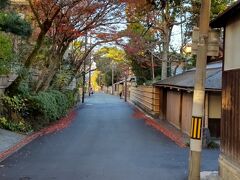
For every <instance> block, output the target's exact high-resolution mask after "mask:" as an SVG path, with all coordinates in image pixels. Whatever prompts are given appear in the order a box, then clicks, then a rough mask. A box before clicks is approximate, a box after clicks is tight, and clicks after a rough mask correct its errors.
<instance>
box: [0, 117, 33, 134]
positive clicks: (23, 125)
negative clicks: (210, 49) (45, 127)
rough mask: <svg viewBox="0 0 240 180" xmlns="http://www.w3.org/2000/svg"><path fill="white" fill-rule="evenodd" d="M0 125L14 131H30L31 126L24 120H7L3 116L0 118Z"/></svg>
mask: <svg viewBox="0 0 240 180" xmlns="http://www.w3.org/2000/svg"><path fill="white" fill-rule="evenodd" d="M0 127H1V128H3V129H7V130H10V131H14V132H20V133H27V132H30V131H32V127H31V125H30V124H29V123H27V122H26V121H23V120H20V121H18V122H14V121H9V120H7V119H6V118H5V117H1V118H0Z"/></svg>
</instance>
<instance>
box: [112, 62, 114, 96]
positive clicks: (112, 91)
mask: <svg viewBox="0 0 240 180" xmlns="http://www.w3.org/2000/svg"><path fill="white" fill-rule="evenodd" d="M113 84H114V64H113V60H112V95H113V94H114V85H113Z"/></svg>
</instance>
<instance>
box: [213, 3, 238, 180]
mask: <svg viewBox="0 0 240 180" xmlns="http://www.w3.org/2000/svg"><path fill="white" fill-rule="evenodd" d="M210 26H211V27H212V28H223V29H224V63H223V81H222V118H221V154H220V157H219V167H220V168H219V170H220V177H221V179H222V180H239V179H240V47H239V45H240V1H237V2H235V3H234V4H233V5H232V6H231V7H229V8H228V9H227V10H226V11H225V12H224V13H222V14H221V15H219V16H218V17H217V18H216V19H215V20H213V21H212V22H211V23H210Z"/></svg>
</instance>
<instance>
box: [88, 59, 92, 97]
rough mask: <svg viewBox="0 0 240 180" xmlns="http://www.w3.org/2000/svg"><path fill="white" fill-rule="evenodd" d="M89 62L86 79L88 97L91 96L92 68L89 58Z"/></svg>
mask: <svg viewBox="0 0 240 180" xmlns="http://www.w3.org/2000/svg"><path fill="white" fill-rule="evenodd" d="M89 59H90V60H89V61H90V64H89V73H88V74H89V78H88V95H89V96H91V92H90V90H91V68H92V60H91V56H90V58H89Z"/></svg>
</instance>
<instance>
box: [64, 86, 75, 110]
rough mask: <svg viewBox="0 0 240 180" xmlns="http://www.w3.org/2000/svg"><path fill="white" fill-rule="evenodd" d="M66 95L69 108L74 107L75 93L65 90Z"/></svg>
mask: <svg viewBox="0 0 240 180" xmlns="http://www.w3.org/2000/svg"><path fill="white" fill-rule="evenodd" d="M64 94H65V95H66V97H67V100H68V108H71V107H73V106H74V105H75V103H76V100H75V92H74V91H72V90H65V91H64Z"/></svg>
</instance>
